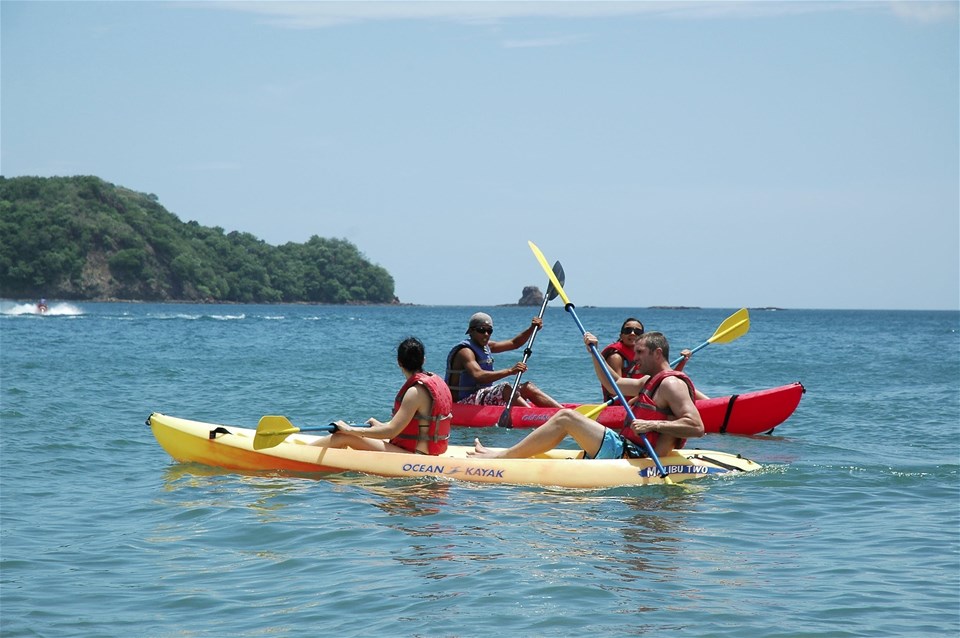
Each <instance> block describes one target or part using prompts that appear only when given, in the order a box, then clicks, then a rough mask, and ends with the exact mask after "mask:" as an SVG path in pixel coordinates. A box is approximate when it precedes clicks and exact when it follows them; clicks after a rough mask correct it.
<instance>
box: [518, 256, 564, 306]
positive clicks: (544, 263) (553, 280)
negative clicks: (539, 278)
mask: <svg viewBox="0 0 960 638" xmlns="http://www.w3.org/2000/svg"><path fill="white" fill-rule="evenodd" d="M527 244H528V245H529V246H530V250H532V251H533V255H534V257H536V258H537V261H539V262H540V267H541V268H543V272H545V273H547V277H549V278H550V283H552V284H553V287H554V288H556V289H557V293H559V294H560V298H561V299H563V303H564V304H569V303H570V299H569V298H568V297H567V293H566V292H564V291H563V284H561V283H560V280H559V279H557V275H556V274H554V272H553V268H551V267H550V264H548V263H547V258H546V257H544V256H543V253H542V252H540V249H539V248H537V245H536V244H535V243H533V242H532V241H527Z"/></svg>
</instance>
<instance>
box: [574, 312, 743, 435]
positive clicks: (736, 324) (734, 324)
mask: <svg viewBox="0 0 960 638" xmlns="http://www.w3.org/2000/svg"><path fill="white" fill-rule="evenodd" d="M748 330H750V314H749V313H748V312H747V309H746V308H741V309H740V310H738V311H736V312H735V313H733V314H732V315H730V316H729V317H727V318H726V319H724V320H723V323H721V324H720V325H719V326H718V327H717V329H716V330H715V331H714V333H713V336H712V337H710V338H709V339H707V340H706V341H704V342H703V343H701V344H700V345H699V346H697V347H696V348H694V349H693V350H691V351H690V354H693V353H694V352H696V351H697V350H700V349H702V348H705V347H706V346H708V345H710V344H711V343H730V342H731V341H736V340H737V339H739V338H740V337H742V336H743V335H745V334H747V331H748ZM681 361H683V357H678V358H677V359H675V360H673V361H671V362H670V367H671V368H675V367H677V364H678V363H680V362H681ZM615 402H616V398H613V399H610V400H608V401H607V402H606V403H601V404H599V405H596V404H587V405H581V406H580V407H578V408H577V412H579V413H581V414H585V415H587V417H588V418H590V419H593V418H595V417H596V416H597V415H599V414H600V413H601V412H603V410H604V408H608V407H610V406H611V405H613V404H614V403H615Z"/></svg>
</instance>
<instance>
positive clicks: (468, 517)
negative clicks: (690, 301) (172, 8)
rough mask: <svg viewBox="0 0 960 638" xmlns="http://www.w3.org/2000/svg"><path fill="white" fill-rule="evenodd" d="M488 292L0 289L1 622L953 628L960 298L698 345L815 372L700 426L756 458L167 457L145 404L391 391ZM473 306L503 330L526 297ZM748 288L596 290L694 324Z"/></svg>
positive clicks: (762, 384)
mask: <svg viewBox="0 0 960 638" xmlns="http://www.w3.org/2000/svg"><path fill="white" fill-rule="evenodd" d="M557 303H558V302H555V304H557ZM478 309H480V308H466V307H373V308H360V307H327V306H299V305H285V306H242V305H224V306H220V305H183V304H169V305H158V304H126V303H73V304H64V303H60V302H57V301H56V300H51V302H50V312H49V313H48V314H47V315H46V316H38V315H35V314H33V312H32V310H31V307H30V305H29V304H22V303H16V302H12V301H4V302H0V634H2V635H3V636H5V637H15V636H106V637H113V636H118V637H119V636H124V637H126V636H156V637H167V636H169V637H173V636H177V637H201V636H203V637H207V636H327V635H329V636H490V635H533V636H570V635H581V634H585V633H591V634H595V635H603V636H646V635H650V636H658V637H660V636H665V635H683V636H717V637H725V636H729V637H731V638H734V637H736V638H742V637H743V636H750V637H752V638H757V637H774V636H778V637H779V636H783V637H787V636H789V637H814V636H816V637H847V636H864V637H871V638H872V637H878V636H897V637H899V636H957V635H958V634H960V442H958V441H960V437H958V435H960V314H958V313H957V312H919V311H918V312H880V311H828V310H786V311H762V310H753V311H751V329H750V332H749V333H748V334H746V335H745V336H743V337H741V338H740V339H738V340H737V341H735V342H733V343H729V344H713V345H710V346H708V347H706V348H704V349H703V350H701V351H700V352H698V353H697V354H696V355H695V356H694V358H693V360H692V361H691V362H690V364H689V365H688V368H687V371H688V372H689V373H690V375H691V376H692V377H693V379H694V381H695V382H696V383H697V385H698V387H700V388H701V389H702V390H704V391H705V392H706V393H707V394H710V395H723V394H730V393H734V392H744V391H749V390H757V389H761V388H767V387H773V386H776V385H781V384H784V383H789V382H792V381H801V382H803V383H804V385H805V386H806V388H807V393H806V394H805V396H804V398H803V400H802V401H801V403H800V406H799V408H798V409H797V412H796V413H795V414H794V415H793V416H792V417H791V418H790V419H789V420H788V421H787V422H786V423H784V424H783V425H782V426H780V427H779V428H777V429H776V430H775V431H774V433H773V434H771V435H769V436H758V437H753V438H746V437H733V436H720V435H710V436H707V437H705V438H704V439H701V440H700V441H697V442H696V445H697V446H698V447H704V448H709V449H717V450H723V451H731V452H739V453H742V454H744V455H745V456H748V457H750V458H752V459H754V460H756V461H758V462H760V463H762V464H764V466H765V469H764V470H763V471H761V472H759V473H757V474H753V475H743V476H738V477H736V478H721V479H716V480H714V479H706V480H702V481H698V482H695V483H692V484H691V483H688V484H686V485H685V486H672V487H671V486H651V487H641V488H618V489H609V490H585V491H584V490H580V491H573V490H558V489H547V488H521V487H511V486H483V485H471V484H460V483H452V482H438V481H436V480H432V479H423V480H396V479H382V478H377V477H369V476H363V475H359V474H355V475H340V476H302V475H300V476H284V475H266V474H259V475H258V474H244V473H237V472H230V471H225V470H219V469H216V468H206V467H202V466H195V465H180V464H176V463H174V462H173V461H172V460H171V459H170V458H169V456H168V455H167V454H166V453H165V452H164V451H163V450H162V449H161V448H160V447H159V445H157V443H156V442H155V441H154V439H153V437H152V435H151V433H150V430H149V428H148V427H147V426H146V425H144V420H145V418H146V417H147V416H148V415H149V414H150V413H151V412H153V411H159V412H164V413H167V414H172V415H176V416H183V417H186V418H191V419H197V420H204V421H211V422H217V423H226V424H233V425H253V424H255V423H256V421H257V419H259V417H260V416H261V415H263V414H286V415H287V416H288V417H290V418H291V419H292V420H293V421H294V422H295V423H297V424H301V425H308V424H316V423H326V422H329V420H331V419H335V418H343V419H346V420H352V421H362V420H364V419H366V418H368V417H370V416H376V417H378V418H386V417H388V416H389V411H390V407H391V404H392V398H393V395H394V393H395V392H396V390H397V389H398V388H399V386H400V384H401V382H402V377H401V375H400V374H399V371H398V369H397V367H396V364H395V351H396V344H397V343H398V341H399V340H400V339H402V338H403V337H406V336H408V335H416V336H419V337H420V338H421V339H422V340H423V341H424V343H425V344H426V346H427V365H426V367H427V368H428V369H432V370H435V371H442V369H443V363H444V358H445V355H446V353H447V350H448V349H449V348H450V347H451V346H452V345H453V343H455V342H456V341H457V340H459V339H460V338H461V335H462V334H463V331H464V329H465V325H466V321H467V318H468V317H469V315H470V314H471V313H472V312H474V311H475V310H478ZM484 310H487V311H489V312H491V313H492V314H493V315H494V320H495V328H496V332H495V333H494V335H495V338H503V337H505V336H512V335H513V334H516V332H518V331H520V330H521V329H522V328H523V327H524V326H525V325H527V323H528V322H529V319H530V317H531V316H532V315H533V314H535V311H536V309H528V308H527V309H522V308H512V307H510V308H507V307H504V308H485V309H484ZM734 310H736V309H735V308H730V309H697V310H659V309H656V310H655V309H626V308H578V309H577V314H578V316H579V317H580V319H581V321H582V322H583V324H584V325H585V326H586V328H587V329H588V330H591V331H592V332H594V333H596V334H598V335H600V336H601V338H606V339H612V338H613V337H614V336H615V333H616V331H617V329H618V328H619V326H620V323H621V321H622V320H623V319H624V318H626V317H627V316H629V315H635V316H639V317H640V318H641V319H642V320H643V321H644V323H645V325H646V326H647V328H648V329H650V330H654V329H660V330H663V331H664V332H665V333H666V334H667V336H668V337H669V338H670V341H671V343H672V344H673V347H674V349H675V350H679V349H680V348H682V347H693V346H695V345H698V344H700V343H702V342H703V341H705V340H706V339H707V338H708V337H710V336H711V335H712V334H713V331H714V329H715V328H716V327H717V326H718V325H719V324H720V322H722V321H723V319H724V318H725V317H727V316H728V315H729V314H731V313H732V312H733V311H734ZM545 324H546V325H545V329H544V330H543V331H542V332H541V333H540V334H539V335H538V337H537V340H536V343H535V345H534V350H533V355H532V356H531V358H530V362H529V365H530V370H529V372H528V373H527V375H525V378H529V379H531V380H533V381H534V382H536V383H537V384H538V385H540V386H541V387H542V388H543V389H544V390H546V391H547V392H549V393H551V394H552V395H554V396H555V397H557V398H559V399H561V400H564V401H585V402H596V401H597V400H598V399H599V396H600V391H599V384H598V383H597V381H596V379H595V378H594V376H593V372H592V364H591V361H590V356H589V354H588V353H587V351H586V349H585V348H584V347H583V346H582V343H581V339H580V333H579V330H578V329H577V327H576V324H575V322H574V321H573V320H572V318H571V317H570V316H569V315H568V313H565V312H564V310H563V309H562V308H560V307H559V306H558V305H557V306H553V307H550V308H548V310H547V313H546V316H545ZM520 355H521V353H520V351H517V352H515V353H502V354H500V355H498V356H497V360H498V362H499V363H502V364H504V365H506V364H507V363H509V362H512V361H515V360H517V359H519V357H520ZM523 434H524V431H522V430H497V429H494V428H491V429H483V430H470V429H466V428H464V429H456V430H455V432H454V442H455V443H469V442H470V441H472V439H473V437H475V436H480V437H481V438H482V439H483V441H484V442H485V443H490V444H493V445H509V444H511V443H512V442H514V441H515V440H516V439H517V438H518V437H520V436H522V435H523Z"/></svg>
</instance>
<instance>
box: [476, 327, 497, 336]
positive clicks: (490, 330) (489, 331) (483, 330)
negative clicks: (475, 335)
mask: <svg viewBox="0 0 960 638" xmlns="http://www.w3.org/2000/svg"><path fill="white" fill-rule="evenodd" d="M473 331H474V332H479V333H480V334H482V335H492V334H493V328H474V329H473Z"/></svg>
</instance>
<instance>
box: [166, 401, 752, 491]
mask: <svg viewBox="0 0 960 638" xmlns="http://www.w3.org/2000/svg"><path fill="white" fill-rule="evenodd" d="M147 424H148V425H149V426H150V427H151V429H152V431H153V435H154V437H156V439H157V442H158V443H159V444H160V445H161V447H163V449H164V450H166V451H167V453H168V454H170V456H171V457H173V458H174V459H175V460H176V461H179V462H182V463H200V464H203V465H208V466H212V467H220V468H225V469H229V470H242V471H258V472H264V471H266V472H297V473H342V472H361V473H365V474H373V475H376V476H387V477H404V478H434V479H452V480H459V481H467V482H473V483H494V484H509V485H533V486H542V487H564V488H580V489H597V488H608V487H618V486H627V485H655V484H662V483H663V478H662V477H661V476H660V475H659V473H658V472H657V469H656V467H655V466H654V464H653V463H652V462H651V461H650V460H648V459H616V460H578V457H579V456H580V455H581V454H582V451H581V450H578V449H569V450H567V449H555V450H550V451H549V452H547V453H545V454H541V455H538V456H536V457H533V458H527V459H478V458H473V457H469V456H467V451H468V450H470V449H472V448H469V447H465V446H450V448H449V449H448V450H447V452H446V453H445V454H443V455H441V456H423V455H417V454H401V453H391V452H365V451H358V450H353V449H349V448H347V449H338V448H324V447H317V446H313V445H310V443H311V442H313V441H316V440H317V437H316V436H311V435H307V434H303V433H298V434H294V435H291V436H289V437H287V439H286V440H285V441H284V442H282V443H280V444H279V445H277V446H275V447H271V448H265V449H261V450H254V449H253V441H254V436H255V434H256V430H255V429H253V428H243V427H234V426H229V425H228V426H223V425H217V424H212V423H203V422H201V421H191V420H188V419H181V418H177V417H172V416H168V415H164V414H159V413H154V414H151V415H150V417H149V418H148V419H147ZM660 461H661V463H662V464H663V466H664V468H665V469H666V470H667V472H668V473H669V474H670V479H671V480H672V481H673V482H675V483H677V482H681V481H686V480H690V479H695V478H704V477H708V476H716V475H720V474H739V473H743V472H752V471H756V470H758V469H760V466H759V465H758V464H757V463H754V462H753V461H750V460H748V459H744V458H741V457H739V456H737V455H733V454H728V453H725V452H716V451H709V450H697V449H691V450H677V451H674V452H672V453H671V454H669V455H667V456H661V457H660ZM572 468H575V470H576V471H571V469H572Z"/></svg>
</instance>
